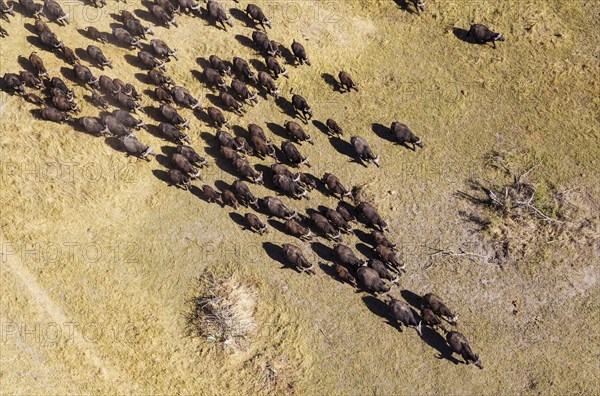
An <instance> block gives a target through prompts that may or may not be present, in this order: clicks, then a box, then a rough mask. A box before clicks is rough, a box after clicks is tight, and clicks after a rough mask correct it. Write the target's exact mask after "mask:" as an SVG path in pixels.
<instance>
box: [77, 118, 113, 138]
mask: <svg viewBox="0 0 600 396" xmlns="http://www.w3.org/2000/svg"><path fill="white" fill-rule="evenodd" d="M78 122H79V125H81V126H82V127H83V129H85V130H86V131H87V132H88V133H93V134H95V135H97V136H102V135H110V131H109V130H108V128H107V127H106V126H105V125H103V124H102V122H100V120H99V119H98V118H96V117H81V118H80V119H79V120H78Z"/></svg>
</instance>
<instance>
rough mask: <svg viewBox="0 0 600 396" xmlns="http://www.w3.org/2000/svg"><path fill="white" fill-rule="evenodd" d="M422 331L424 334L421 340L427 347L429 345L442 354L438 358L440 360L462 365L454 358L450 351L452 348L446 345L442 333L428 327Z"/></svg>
mask: <svg viewBox="0 0 600 396" xmlns="http://www.w3.org/2000/svg"><path fill="white" fill-rule="evenodd" d="M421 330H422V333H423V335H422V336H421V339H422V340H423V341H424V342H425V343H426V344H427V345H429V346H430V347H432V348H433V349H435V350H437V351H438V352H439V353H440V354H439V356H438V357H437V358H438V359H446V360H449V361H451V362H452V363H454V364H460V363H462V362H461V361H460V360H458V359H456V358H455V357H454V356H452V349H450V347H449V346H448V344H447V343H446V339H445V338H444V337H443V336H442V335H441V334H440V333H438V332H437V331H435V330H433V329H431V328H429V327H427V326H423V327H422V329H421Z"/></svg>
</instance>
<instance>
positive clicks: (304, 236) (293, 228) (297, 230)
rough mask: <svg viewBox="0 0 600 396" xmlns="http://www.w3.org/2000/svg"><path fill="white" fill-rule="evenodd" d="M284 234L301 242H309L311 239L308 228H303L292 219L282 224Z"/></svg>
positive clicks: (310, 232)
mask: <svg viewBox="0 0 600 396" xmlns="http://www.w3.org/2000/svg"><path fill="white" fill-rule="evenodd" d="M283 226H284V228H285V232H287V233H288V234H290V235H292V236H295V237H296V238H298V239H300V240H303V241H310V240H311V239H312V231H311V230H310V228H307V227H303V226H301V225H300V223H298V222H297V221H296V220H294V219H288V220H286V221H285V223H284V225H283Z"/></svg>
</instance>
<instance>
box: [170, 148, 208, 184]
mask: <svg viewBox="0 0 600 396" xmlns="http://www.w3.org/2000/svg"><path fill="white" fill-rule="evenodd" d="M171 164H173V166H174V167H175V168H176V169H179V170H180V171H181V172H183V173H185V174H186V175H188V176H190V177H191V178H192V179H201V177H200V171H199V170H198V169H196V167H194V165H192V164H191V162H190V161H189V160H188V159H187V158H186V157H185V155H182V154H179V153H176V154H173V156H172V157H171Z"/></svg>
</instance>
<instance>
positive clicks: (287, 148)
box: [281, 140, 312, 168]
mask: <svg viewBox="0 0 600 396" xmlns="http://www.w3.org/2000/svg"><path fill="white" fill-rule="evenodd" d="M281 151H283V153H284V154H285V157H286V158H287V159H288V161H289V162H290V163H291V164H292V165H293V166H300V165H302V164H304V165H306V166H308V167H309V168H311V167H312V165H311V164H310V162H309V158H308V157H304V156H302V154H300V152H299V151H298V149H297V148H296V146H294V144H293V143H292V142H290V141H289V140H286V141H284V142H282V143H281Z"/></svg>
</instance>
